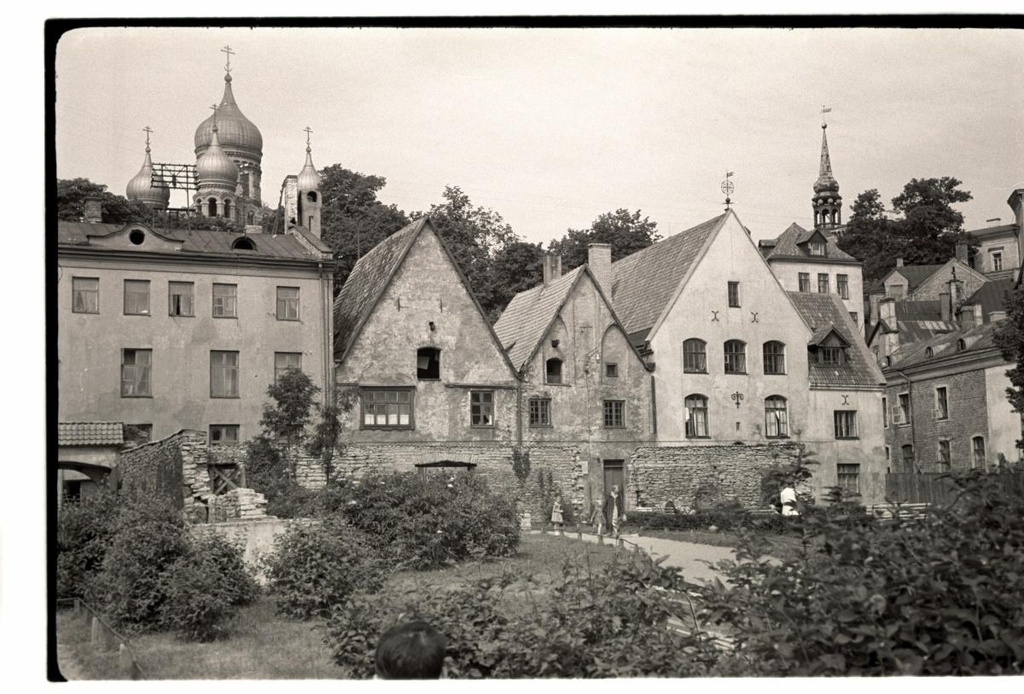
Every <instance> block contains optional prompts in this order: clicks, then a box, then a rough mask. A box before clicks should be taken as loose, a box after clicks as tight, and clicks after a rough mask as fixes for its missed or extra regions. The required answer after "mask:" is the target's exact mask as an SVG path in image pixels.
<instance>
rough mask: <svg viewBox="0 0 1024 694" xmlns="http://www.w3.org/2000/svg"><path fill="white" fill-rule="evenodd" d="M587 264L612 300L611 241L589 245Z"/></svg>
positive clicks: (605, 293) (602, 289)
mask: <svg viewBox="0 0 1024 694" xmlns="http://www.w3.org/2000/svg"><path fill="white" fill-rule="evenodd" d="M587 265H589V266H590V271H591V272H592V273H594V277H595V278H597V283H598V284H599V285H601V291H602V292H604V295H605V296H606V297H608V299H609V300H610V299H611V298H612V245H611V244H610V243H592V244H590V245H589V246H587Z"/></svg>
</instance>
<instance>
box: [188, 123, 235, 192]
mask: <svg viewBox="0 0 1024 694" xmlns="http://www.w3.org/2000/svg"><path fill="white" fill-rule="evenodd" d="M218 128H219V125H214V127H213V129H212V132H211V139H210V145H209V147H207V148H206V151H205V152H204V153H203V154H202V155H201V156H200V157H199V161H197V162H196V178H197V179H199V185H200V187H202V188H208V187H216V188H228V189H230V190H231V191H232V192H234V190H235V184H236V183H238V167H237V166H235V162H233V161H231V159H230V158H229V157H228V155H226V154H224V150H223V149H222V148H221V146H220V140H219V139H218V137H217V130H218Z"/></svg>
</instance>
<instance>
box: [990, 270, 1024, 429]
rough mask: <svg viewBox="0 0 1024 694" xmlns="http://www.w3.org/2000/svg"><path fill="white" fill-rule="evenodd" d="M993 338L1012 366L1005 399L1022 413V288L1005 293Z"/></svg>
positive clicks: (1023, 361)
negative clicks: (1002, 316)
mask: <svg viewBox="0 0 1024 694" xmlns="http://www.w3.org/2000/svg"><path fill="white" fill-rule="evenodd" d="M993 337H994V339H995V342H996V346H998V347H999V351H1000V352H1002V354H1003V359H1006V360H1007V361H1010V362H1012V363H1013V364H1014V366H1013V368H1011V369H1010V370H1008V371H1007V372H1006V376H1007V377H1008V378H1009V379H1010V384H1011V387H1010V388H1007V389H1006V397H1007V399H1009V401H1010V404H1011V405H1013V409H1014V410H1015V411H1017V412H1021V413H1024V286H1020V287H1017V288H1016V289H1014V290H1013V291H1010V292H1007V295H1006V319H1005V320H1003V321H1002V322H1000V323H999V325H998V326H997V327H996V329H995V334H994V335H993ZM1017 447H1018V448H1024V440H1021V441H1017Z"/></svg>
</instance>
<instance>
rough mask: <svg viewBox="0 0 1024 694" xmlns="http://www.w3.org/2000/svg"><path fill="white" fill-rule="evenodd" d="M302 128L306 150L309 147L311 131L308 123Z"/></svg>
mask: <svg viewBox="0 0 1024 694" xmlns="http://www.w3.org/2000/svg"><path fill="white" fill-rule="evenodd" d="M302 130H303V132H304V133H306V149H307V150H308V149H309V136H310V135H312V134H313V131H312V130H311V129H310V127H309V126H308V125H307V126H306V127H305V128H303V129H302Z"/></svg>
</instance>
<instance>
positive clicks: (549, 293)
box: [494, 265, 585, 369]
mask: <svg viewBox="0 0 1024 694" xmlns="http://www.w3.org/2000/svg"><path fill="white" fill-rule="evenodd" d="M584 267H585V266H583V265H581V266H579V267H577V268H575V269H573V270H571V271H570V272H567V273H566V274H564V275H562V276H561V277H559V278H558V279H556V280H554V281H552V282H551V283H550V284H548V285H547V286H545V285H543V284H540V285H537V286H536V287H533V288H532V289H527V290H526V291H524V292H519V293H518V294H516V295H515V297H513V299H512V301H510V302H509V305H508V306H507V307H506V308H505V310H504V312H502V314H501V318H499V319H498V322H497V323H495V324H494V332H495V333H496V334H497V335H498V340H500V341H501V346H502V348H503V349H504V350H505V351H506V352H507V353H508V357H509V360H510V361H511V362H512V365H513V366H514V367H515V368H517V369H522V368H523V366H525V365H526V362H527V361H529V359H530V357H532V356H533V352H534V349H535V348H536V347H537V344H538V343H539V342H540V341H541V340H542V339H543V338H544V335H545V334H546V333H547V330H548V327H549V326H550V325H551V321H553V320H554V319H555V315H556V314H557V313H558V310H559V309H560V308H562V304H564V303H565V300H566V298H567V297H568V296H569V292H571V291H572V288H573V287H574V286H575V285H576V279H577V278H578V277H579V275H580V273H581V272H583V268H584Z"/></svg>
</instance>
